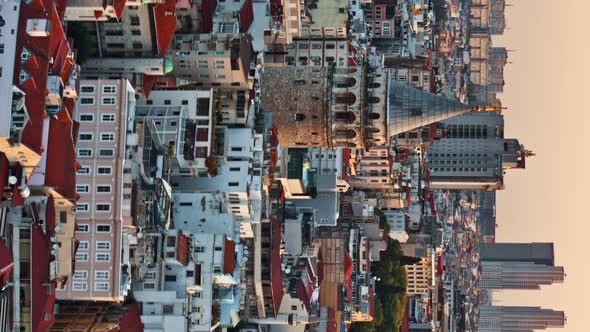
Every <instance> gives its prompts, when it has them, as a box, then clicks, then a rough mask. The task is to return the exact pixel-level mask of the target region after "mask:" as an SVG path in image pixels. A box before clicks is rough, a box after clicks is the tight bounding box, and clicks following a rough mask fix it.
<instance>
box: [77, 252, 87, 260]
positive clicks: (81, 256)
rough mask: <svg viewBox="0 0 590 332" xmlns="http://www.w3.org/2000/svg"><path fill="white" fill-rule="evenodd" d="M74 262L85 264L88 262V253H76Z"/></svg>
mask: <svg viewBox="0 0 590 332" xmlns="http://www.w3.org/2000/svg"><path fill="white" fill-rule="evenodd" d="M76 261H78V262H87V261H88V253H87V252H77V253H76Z"/></svg>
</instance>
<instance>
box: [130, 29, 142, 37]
mask: <svg viewBox="0 0 590 332" xmlns="http://www.w3.org/2000/svg"><path fill="white" fill-rule="evenodd" d="M131 35H133V36H141V30H135V29H133V30H131Z"/></svg>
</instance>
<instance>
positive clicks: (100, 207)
mask: <svg viewBox="0 0 590 332" xmlns="http://www.w3.org/2000/svg"><path fill="white" fill-rule="evenodd" d="M96 211H97V212H109V211H111V204H108V203H98V204H96Z"/></svg>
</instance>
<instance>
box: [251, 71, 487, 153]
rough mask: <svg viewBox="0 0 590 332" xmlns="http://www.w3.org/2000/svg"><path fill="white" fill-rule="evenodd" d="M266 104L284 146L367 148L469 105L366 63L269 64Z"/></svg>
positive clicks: (465, 109)
mask: <svg viewBox="0 0 590 332" xmlns="http://www.w3.org/2000/svg"><path fill="white" fill-rule="evenodd" d="M261 85H262V87H261V89H262V102H263V107H264V108H265V109H267V110H271V111H272V112H273V113H274V124H275V126H276V128H277V129H278V137H279V141H280V144H281V145H282V146H284V147H326V148H330V149H334V148H353V149H364V150H368V149H370V148H371V147H373V146H379V145H388V144H389V143H390V142H389V141H390V137H391V136H392V135H397V134H400V133H403V132H407V131H410V130H413V129H416V128H421V127H423V126H426V125H429V124H432V123H435V122H438V121H442V120H445V119H447V118H450V117H453V116H456V115H460V114H464V113H466V112H469V111H471V110H475V111H478V110H487V109H484V108H475V109H473V108H472V107H470V106H469V105H465V104H462V103H460V102H458V101H455V100H451V99H448V98H445V97H441V96H437V95H434V94H431V93H429V92H426V91H420V90H418V89H415V88H413V87H410V86H408V85H406V84H403V83H400V82H397V81H395V80H393V79H390V78H388V77H387V74H386V73H385V72H377V71H372V70H370V69H368V68H366V67H354V68H335V67H334V66H330V67H323V68H299V67H282V68H265V70H264V73H263V75H262V79H261Z"/></svg>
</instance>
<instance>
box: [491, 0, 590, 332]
mask: <svg viewBox="0 0 590 332" xmlns="http://www.w3.org/2000/svg"><path fill="white" fill-rule="evenodd" d="M508 2H509V3H510V4H511V6H509V7H506V22H507V26H508V28H507V29H506V31H505V33H504V36H500V37H496V38H494V46H498V47H501V46H504V47H506V48H507V49H509V50H514V51H513V52H510V53H509V55H508V61H509V62H510V63H509V64H508V65H507V66H506V68H505V76H504V77H505V81H506V85H505V86H504V94H503V96H502V98H501V99H502V102H503V104H504V106H507V107H508V110H507V111H505V112H504V114H505V119H506V125H505V134H506V137H517V138H518V139H519V140H520V142H521V143H523V144H525V146H526V147H527V148H528V149H531V150H533V151H534V152H535V153H536V154H537V155H536V156H534V157H532V158H529V159H528V160H527V169H526V170H525V171H517V170H515V171H511V172H507V173H506V175H505V183H506V189H505V190H503V191H499V192H498V195H497V196H498V200H497V206H496V215H497V221H496V222H497V224H498V225H499V226H498V228H497V230H496V241H498V242H509V241H513V242H533V241H537V242H555V257H556V260H555V264H556V265H563V266H564V267H565V273H566V275H567V276H566V278H565V282H564V283H563V284H555V285H551V286H548V287H543V288H542V290H541V291H532V292H531V291H519V292H516V291H513V292H504V293H503V294H499V295H498V296H496V297H495V299H499V300H500V301H501V302H499V303H498V304H500V305H540V306H542V307H543V308H548V309H554V310H565V313H566V316H567V324H566V327H565V329H550V330H546V331H568V332H581V331H588V314H587V304H586V297H587V296H588V295H590V290H589V288H588V287H589V283H588V282H587V280H588V278H589V277H590V265H589V264H588V258H587V257H586V253H585V250H584V249H585V247H586V246H585V245H586V242H587V241H588V236H589V235H590V217H588V211H587V208H588V207H589V206H590V203H587V201H588V200H589V199H590V197H589V195H588V190H587V189H586V188H588V187H589V186H590V180H589V179H588V171H587V170H586V167H588V164H590V153H589V150H590V148H589V147H588V144H590V134H589V133H590V128H588V126H589V125H590V106H589V103H588V101H587V99H588V96H589V95H590V89H589V87H590V84H589V83H588V80H589V79H590V68H589V66H588V64H586V63H585V62H586V61H585V58H586V56H587V54H588V51H590V46H589V42H590V37H589V35H588V32H589V29H588V27H587V23H586V21H587V14H588V13H589V12H590V1H585V0H563V1H551V0H519V1H508Z"/></svg>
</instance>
